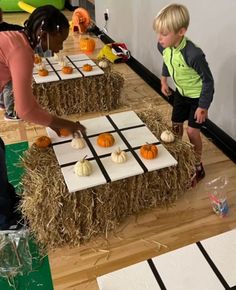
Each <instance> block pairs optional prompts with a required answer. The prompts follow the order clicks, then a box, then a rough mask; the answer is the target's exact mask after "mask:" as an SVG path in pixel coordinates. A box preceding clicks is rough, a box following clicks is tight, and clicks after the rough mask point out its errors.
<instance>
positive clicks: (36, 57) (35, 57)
mask: <svg viewBox="0 0 236 290" xmlns="http://www.w3.org/2000/svg"><path fill="white" fill-rule="evenodd" d="M34 63H35V64H40V63H42V58H41V57H40V56H39V55H38V54H35V55H34Z"/></svg>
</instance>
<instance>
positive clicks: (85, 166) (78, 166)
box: [74, 156, 92, 176]
mask: <svg viewBox="0 0 236 290" xmlns="http://www.w3.org/2000/svg"><path fill="white" fill-rule="evenodd" d="M85 158H86V156H85V157H84V158H83V159H82V160H80V161H78V162H76V163H75V165H74V172H75V174H77V175H79V176H89V175H91V173H92V165H91V163H90V162H89V161H88V160H86V159H85Z"/></svg>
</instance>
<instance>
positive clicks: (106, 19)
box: [104, 8, 109, 21]
mask: <svg viewBox="0 0 236 290" xmlns="http://www.w3.org/2000/svg"><path fill="white" fill-rule="evenodd" d="M104 19H105V21H108V19H109V9H108V8H107V9H106V10H105V11H104Z"/></svg>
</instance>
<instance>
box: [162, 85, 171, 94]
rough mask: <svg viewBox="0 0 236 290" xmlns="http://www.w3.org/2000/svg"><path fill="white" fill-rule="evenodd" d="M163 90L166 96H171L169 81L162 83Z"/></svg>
mask: <svg viewBox="0 0 236 290" xmlns="http://www.w3.org/2000/svg"><path fill="white" fill-rule="evenodd" d="M161 92H162V93H163V94H164V95H165V96H166V97H168V96H170V95H171V90H170V88H169V86H168V84H167V83H164V82H163V83H161Z"/></svg>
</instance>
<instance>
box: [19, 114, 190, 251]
mask: <svg viewBox="0 0 236 290" xmlns="http://www.w3.org/2000/svg"><path fill="white" fill-rule="evenodd" d="M139 116H140V118H141V119H142V120H143V121H144V122H145V123H146V124H147V125H148V127H149V128H150V129H151V131H152V132H153V133H154V134H155V135H156V136H157V137H158V138H159V137H160V134H161V132H162V131H163V130H164V129H167V126H166V125H165V124H164V123H162V122H161V117H160V115H159V114H158V112H157V111H156V110H148V111H145V112H141V113H139ZM165 146H166V147H167V149H168V150H169V152H170V153H171V154H172V155H173V156H174V157H175V158H176V159H177V161H178V165H177V166H176V167H169V168H165V169H161V170H158V171H152V172H147V173H145V174H141V175H138V176H133V177H130V178H127V179H123V180H118V181H115V182H112V183H109V184H104V185H100V186H97V187H94V188H89V189H86V190H81V191H79V192H75V193H69V192H68V189H67V187H66V185H65V182H64V178H63V176H62V173H61V170H60V166H59V165H58V162H57V160H56V157H55V154H54V151H53V149H52V148H48V149H46V151H44V150H40V149H38V148H36V147H35V146H31V148H29V150H28V151H26V153H25V155H24V157H23V160H22V162H23V165H24V167H25V175H24V178H23V181H22V182H23V186H24V192H23V196H22V205H21V209H22V212H23V215H24V217H25V218H26V219H27V220H28V221H29V226H30V229H31V231H32V232H33V233H34V235H35V237H36V239H37V240H38V242H40V243H42V244H43V245H44V246H46V247H48V248H55V247H61V246H65V245H69V246H77V245H80V244H81V243H84V242H86V241H88V240H89V239H90V238H91V237H93V236H96V235H102V236H106V235H107V233H108V232H109V231H111V230H113V229H115V228H116V226H117V225H118V224H119V223H120V222H121V221H122V220H124V219H125V218H126V217H127V216H129V215H132V214H137V213H139V212H141V211H143V210H146V209H148V208H154V207H169V206H171V205H173V204H174V202H175V201H176V200H177V199H178V197H180V196H181V195H182V194H183V193H184V192H185V191H186V190H187V187H188V183H187V182H186V181H188V180H189V179H190V177H191V175H192V173H193V171H194V164H195V158H194V151H193V148H192V146H191V145H190V144H189V143H186V142H183V141H181V140H180V139H178V138H177V139H176V141H175V142H174V143H171V144H166V145H165Z"/></svg>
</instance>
